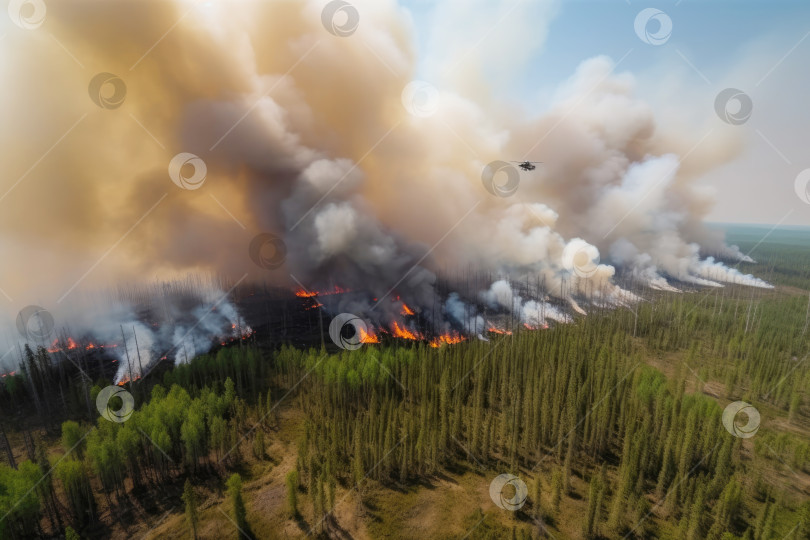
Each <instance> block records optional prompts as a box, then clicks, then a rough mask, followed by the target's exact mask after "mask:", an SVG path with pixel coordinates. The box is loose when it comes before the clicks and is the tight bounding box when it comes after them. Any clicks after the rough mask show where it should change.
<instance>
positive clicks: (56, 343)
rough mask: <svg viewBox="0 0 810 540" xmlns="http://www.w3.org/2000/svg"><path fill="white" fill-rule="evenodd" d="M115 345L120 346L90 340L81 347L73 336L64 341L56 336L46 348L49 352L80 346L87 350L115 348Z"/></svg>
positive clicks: (69, 349) (68, 349)
mask: <svg viewBox="0 0 810 540" xmlns="http://www.w3.org/2000/svg"><path fill="white" fill-rule="evenodd" d="M115 347H118V344H117V343H110V344H108V345H96V344H95V343H93V342H92V341H90V342H88V343H87V345H85V346H84V347H81V346H80V345H79V344H78V343H77V342H76V340H74V339H73V338H72V337H68V338H67V340H66V341H64V342H62V343H60V342H59V338H55V339H54V340H53V342H51V345H50V347H48V348H47V349H46V350H47V351H48V352H49V353H58V352H63V351H72V350H75V349H79V348H84V350H85V351H92V350H93V349H114V348H115Z"/></svg>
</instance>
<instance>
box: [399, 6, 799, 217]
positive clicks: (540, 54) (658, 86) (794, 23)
mask: <svg viewBox="0 0 810 540" xmlns="http://www.w3.org/2000/svg"><path fill="white" fill-rule="evenodd" d="M400 4H401V5H402V6H403V7H404V8H405V9H407V10H408V11H409V12H410V14H411V16H412V18H413V21H414V24H413V26H414V32H415V34H416V36H415V38H416V42H417V47H418V50H419V58H420V68H419V73H418V74H417V75H419V76H420V77H424V78H426V79H427V80H435V79H436V78H437V74H436V69H435V67H434V66H433V63H434V58H435V57H436V56H437V55H438V56H441V55H442V54H443V52H442V51H441V50H439V49H440V48H441V45H442V44H446V42H447V41H448V40H449V41H451V42H453V41H454V42H456V43H459V42H462V43H464V42H466V44H468V45H474V44H475V43H478V42H479V40H481V42H480V44H479V45H478V46H477V47H476V49H475V52H474V53H473V54H479V55H482V56H485V57H486V56H487V55H489V54H491V53H492V49H493V48H497V46H498V43H499V41H503V40H509V39H515V42H514V43H513V45H512V48H511V52H512V53H513V54H504V55H503V65H499V61H498V57H497V56H491V55H490V56H489V57H487V58H485V59H484V61H483V62H482V63H483V64H484V66H485V69H488V70H491V72H492V77H490V78H489V79H490V80H492V81H494V84H493V86H494V91H495V92H496V94H497V95H498V97H499V98H500V99H502V100H505V101H509V102H517V103H520V104H521V105H522V106H524V107H525V108H526V109H527V110H529V111H531V112H532V114H542V111H543V109H544V108H546V107H548V105H549V104H550V103H551V100H552V97H553V94H554V92H555V91H556V90H557V88H558V87H559V85H560V84H561V83H562V82H563V81H565V80H566V79H568V78H569V77H570V76H571V75H572V74H573V73H574V71H575V69H576V67H577V66H578V65H579V64H580V63H581V62H582V61H584V60H586V59H588V58H591V57H594V56H597V55H607V56H610V57H611V58H612V59H613V60H614V61H619V60H620V59H621V62H620V64H619V66H618V67H617V72H625V71H626V72H630V73H632V74H633V75H634V76H635V77H636V79H637V84H638V86H637V94H638V96H639V97H640V98H641V99H643V100H645V101H647V102H649V103H650V104H651V105H652V106H653V108H654V109H655V110H656V112H659V111H660V113H661V116H662V117H664V118H667V117H670V118H676V117H681V118H685V119H690V120H691V121H692V123H693V124H694V125H695V126H698V125H701V124H702V123H704V122H705V121H707V120H708V117H712V116H713V115H714V111H713V102H714V98H715V96H716V95H717V93H718V92H719V91H721V90H723V89H724V88H727V87H734V88H739V89H741V90H743V91H745V92H746V93H748V94H749V95H750V96H751V98H752V100H753V102H754V114H753V115H752V118H751V121H750V122H747V123H746V124H745V125H744V126H734V128H739V130H738V132H737V135H741V136H742V137H743V138H744V139H745V150H744V152H743V153H742V154H741V155H740V156H738V157H737V158H736V159H735V160H734V161H733V162H732V163H729V164H728V165H724V166H722V167H720V168H719V169H717V170H716V171H713V172H712V173H711V174H709V175H707V176H706V178H705V179H703V181H704V182H705V184H706V185H707V186H711V187H713V188H714V189H715V190H716V192H717V199H718V202H717V205H716V206H715V209H714V210H713V211H712V213H711V214H710V216H709V219H710V220H716V221H725V222H751V223H778V222H781V223H784V224H794V225H810V205H807V204H805V203H803V202H802V201H801V200H799V198H798V197H797V196H796V195H795V190H794V187H793V184H794V179H795V178H796V175H797V174H798V173H799V172H800V171H802V170H803V169H806V168H810V152H808V151H807V148H808V145H807V141H810V105H809V104H808V99H807V96H810V73H808V69H807V68H808V66H810V2H807V1H800V0H792V1H787V0H777V1H772V2H766V1H765V0H759V1H753V0H734V1H732V0H726V1H720V0H711V1H707V0H703V1H698V0H682V1H680V2H676V1H669V2H640V1H639V0H630V2H629V3H628V2H625V1H622V0H615V1H604V2H596V1H589V2H585V1H564V2H548V1H543V0H524V1H522V2H521V1H517V2H516V1H515V0H504V1H502V2H484V1H471V2H465V3H463V4H462V3H460V2H457V1H450V2H448V1H447V0H445V1H443V2H440V1H431V0H401V2H400ZM448 4H457V6H456V8H448ZM648 7H655V8H658V9H660V10H662V11H664V12H665V13H666V14H667V15H668V16H669V17H670V18H671V20H672V26H673V30H672V34H671V37H670V39H669V40H668V41H667V42H666V43H665V44H664V45H661V46H652V45H649V44H646V43H644V42H642V41H641V40H640V39H639V38H638V36H637V35H636V34H635V32H634V28H633V22H634V19H635V17H636V15H637V14H638V13H639V11H641V10H642V9H644V8H648ZM482 20H483V22H482ZM496 24H497V26H498V28H497V29H493V27H494V26H495V25H496ZM532 29H534V31H533V30H532ZM465 31H466V32H467V33H466V35H465ZM444 34H453V35H454V36H455V37H454V38H446V37H445V36H444ZM437 36H438V37H437ZM520 40H523V41H522V42H523V43H525V46H515V43H521V41H520ZM437 43H438V44H439V45H438V46H437ZM521 55H522V58H521ZM512 56H514V57H515V58H510V57H512ZM504 66H505V67H504ZM488 73H489V71H488ZM695 129H696V134H697V133H698V132H699V129H698V128H697V127H696V128H695ZM698 138H699V135H698Z"/></svg>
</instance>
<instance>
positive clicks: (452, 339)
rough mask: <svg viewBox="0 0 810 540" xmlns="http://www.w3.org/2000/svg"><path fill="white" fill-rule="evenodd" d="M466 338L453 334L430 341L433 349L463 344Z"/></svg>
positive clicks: (443, 335)
mask: <svg viewBox="0 0 810 540" xmlns="http://www.w3.org/2000/svg"><path fill="white" fill-rule="evenodd" d="M465 339H466V338H465V337H464V336H462V335H459V334H456V333H452V334H442V335H441V336H437V337H435V338H433V339H432V340H430V346H431V347H434V348H435V347H440V346H441V345H444V344H447V345H455V344H457V343H461V342H462V341H464V340H465Z"/></svg>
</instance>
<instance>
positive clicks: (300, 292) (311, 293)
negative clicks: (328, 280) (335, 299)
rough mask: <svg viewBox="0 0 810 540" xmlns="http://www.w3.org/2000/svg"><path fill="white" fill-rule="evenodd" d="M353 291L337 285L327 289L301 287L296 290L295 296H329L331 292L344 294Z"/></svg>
mask: <svg viewBox="0 0 810 540" xmlns="http://www.w3.org/2000/svg"><path fill="white" fill-rule="evenodd" d="M347 292H351V291H350V290H349V289H344V288H343V287H338V286H337V285H335V286H334V288H333V289H332V290H326V291H308V290H306V289H304V288H300V289H298V290H297V291H295V296H297V297H299V298H312V297H313V296H329V295H330V294H343V293H347Z"/></svg>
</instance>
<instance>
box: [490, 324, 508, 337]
mask: <svg viewBox="0 0 810 540" xmlns="http://www.w3.org/2000/svg"><path fill="white" fill-rule="evenodd" d="M489 331H490V332H492V333H493V334H500V335H502V336H511V335H512V332H511V331H510V330H501V329H500V328H496V327H495V326H491V327H490V328H489Z"/></svg>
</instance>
